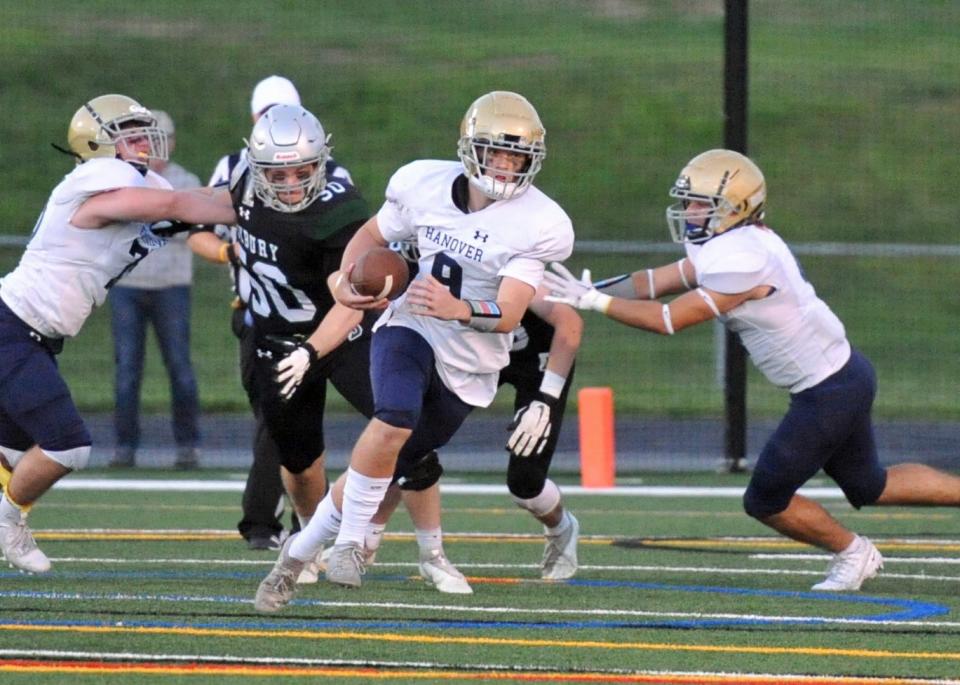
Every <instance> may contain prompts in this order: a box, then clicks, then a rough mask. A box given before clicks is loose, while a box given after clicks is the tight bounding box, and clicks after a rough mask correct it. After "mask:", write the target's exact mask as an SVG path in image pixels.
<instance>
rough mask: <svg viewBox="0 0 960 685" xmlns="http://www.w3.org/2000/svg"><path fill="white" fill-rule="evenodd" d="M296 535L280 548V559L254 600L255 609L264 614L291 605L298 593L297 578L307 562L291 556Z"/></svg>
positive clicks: (261, 583)
mask: <svg viewBox="0 0 960 685" xmlns="http://www.w3.org/2000/svg"><path fill="white" fill-rule="evenodd" d="M294 537H296V536H295V535H291V536H290V537H288V538H287V540H286V542H284V543H283V547H281V548H280V557H279V558H278V559H277V563H275V564H274V565H273V568H272V569H270V573H268V574H267V577H266V578H264V579H263V580H262V581H260V587H258V588H257V595H256V597H254V599H253V608H254V609H256V610H257V611H262V612H264V613H274V612H277V611H280V609H282V608H283V607H285V606H286V605H287V604H289V603H290V600H291V599H293V596H294V595H295V594H296V592H297V577H298V576H299V575H300V573H301V572H302V571H303V567H304V566H305V562H303V561H300V560H299V559H296V558H294V557H291V556H290V545H291V543H292V542H293V539H294Z"/></svg>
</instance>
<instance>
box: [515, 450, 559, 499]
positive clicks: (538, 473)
mask: <svg viewBox="0 0 960 685" xmlns="http://www.w3.org/2000/svg"><path fill="white" fill-rule="evenodd" d="M548 466H549V462H546V461H543V460H541V459H538V458H537V457H536V456H530V457H517V456H513V455H511V456H510V464H509V465H508V466H507V489H508V490H509V491H510V494H511V495H513V497H514V498H515V499H521V500H526V499H531V498H533V497H536V496H537V495H538V494H539V493H540V492H542V491H543V487H544V485H545V484H546V483H547V467H548Z"/></svg>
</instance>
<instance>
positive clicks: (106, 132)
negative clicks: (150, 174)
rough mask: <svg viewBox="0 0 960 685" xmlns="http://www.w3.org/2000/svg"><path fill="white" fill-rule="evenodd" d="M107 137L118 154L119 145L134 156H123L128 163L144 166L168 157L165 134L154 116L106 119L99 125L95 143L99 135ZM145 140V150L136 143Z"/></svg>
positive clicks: (118, 154) (163, 160)
mask: <svg viewBox="0 0 960 685" xmlns="http://www.w3.org/2000/svg"><path fill="white" fill-rule="evenodd" d="M101 135H103V136H106V137H108V138H109V140H110V142H109V143H107V144H111V145H113V146H114V147H115V149H116V151H117V156H118V157H119V156H120V149H121V147H124V148H126V150H127V151H128V154H131V153H132V154H133V155H135V156H133V157H130V156H125V157H123V160H124V161H126V162H129V163H130V164H135V165H137V166H142V167H146V166H147V165H148V164H149V163H150V162H151V161H154V160H156V161H159V162H166V161H167V160H168V159H169V156H170V155H169V147H168V145H167V134H166V132H165V131H164V130H163V129H161V128H160V126H159V125H158V124H157V120H156V119H155V118H152V117H151V118H150V119H149V120H144V119H143V118H142V117H138V116H134V115H131V116H129V117H121V118H120V119H114V120H112V121H108V122H107V123H105V124H104V125H103V126H101V127H100V132H99V134H98V136H97V139H96V140H95V141H94V142H95V143H99V140H100V136H101ZM144 139H145V140H147V141H148V142H149V147H148V149H147V150H146V151H144V150H141V149H139V148H138V147H137V146H138V143H139V142H140V141H141V140H144Z"/></svg>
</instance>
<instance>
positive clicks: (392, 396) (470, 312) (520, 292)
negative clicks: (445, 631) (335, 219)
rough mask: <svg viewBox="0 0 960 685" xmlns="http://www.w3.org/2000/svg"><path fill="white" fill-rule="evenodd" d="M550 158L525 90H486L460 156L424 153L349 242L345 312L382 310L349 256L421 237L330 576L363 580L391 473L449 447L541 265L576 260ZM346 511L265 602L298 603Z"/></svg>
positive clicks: (481, 399) (288, 557)
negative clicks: (304, 580) (356, 278)
mask: <svg viewBox="0 0 960 685" xmlns="http://www.w3.org/2000/svg"><path fill="white" fill-rule="evenodd" d="M545 152H546V150H545V146H544V129H543V125H542V124H541V123H540V117H539V116H538V115H537V112H536V110H535V109H534V108H533V106H532V105H531V104H530V103H529V102H528V101H527V100H526V99H525V98H523V97H522V96H520V95H517V94H516V93H509V92H503V91H497V92H492V93H488V94H487V95H484V96H482V97H481V98H479V99H478V100H477V101H476V102H474V103H473V104H472V105H471V106H470V108H469V109H468V110H467V113H466V116H465V117H464V119H463V122H462V125H461V137H460V144H459V153H460V163H457V162H452V161H449V162H448V161H435V160H421V161H417V162H413V163H411V164H408V165H406V166H404V167H402V168H401V169H399V170H398V171H397V172H396V173H395V174H394V175H393V177H392V178H391V179H390V182H389V184H388V187H387V192H386V202H385V203H384V204H383V206H382V207H381V208H380V211H379V212H378V213H377V214H376V215H375V216H374V217H372V218H371V219H370V220H369V221H368V222H367V223H366V224H365V225H364V226H363V227H362V228H361V229H360V230H359V231H358V232H357V233H356V235H355V236H354V237H353V238H352V239H351V241H350V243H349V244H348V245H347V248H346V251H345V252H344V256H343V261H342V263H341V264H342V272H341V274H342V277H340V278H332V279H331V284H332V290H333V294H334V297H335V298H336V299H337V300H338V301H339V302H341V303H343V304H345V305H347V306H349V307H353V308H357V309H370V308H378V307H383V306H384V304H385V303H384V302H383V301H376V300H374V298H371V297H361V296H358V295H357V294H355V293H354V292H353V291H352V290H351V288H350V286H349V284H348V276H349V273H350V271H351V270H352V268H353V264H354V263H355V262H356V260H357V258H358V257H359V256H360V255H361V254H363V253H364V252H365V251H367V250H368V249H370V248H371V247H374V246H377V245H386V244H388V243H390V242H391V241H406V240H416V241H417V244H418V245H419V247H420V260H419V267H420V268H419V276H418V278H417V279H416V280H415V281H413V283H411V284H410V286H409V288H408V289H407V291H406V293H405V294H404V295H403V296H401V297H400V298H398V299H397V300H395V301H393V302H391V303H390V304H389V307H388V308H387V309H386V311H385V312H384V313H383V315H382V316H381V317H380V319H379V321H378V322H377V324H376V326H375V329H374V335H373V341H372V348H371V372H370V373H371V379H372V381H373V392H374V406H375V410H374V416H373V418H372V419H371V420H370V423H369V424H368V425H367V427H366V429H365V430H364V432H363V433H362V434H361V436H360V438H359V439H358V440H357V443H356V445H355V446H354V448H353V453H352V455H351V459H350V468H349V470H348V471H347V477H346V482H345V486H344V492H343V503H342V524H341V525H340V532H339V535H338V536H337V539H336V544H335V545H334V548H333V552H332V554H331V556H330V560H329V562H328V566H327V580H328V581H330V582H333V583H336V584H339V585H345V586H359V585H360V583H361V580H360V576H361V574H362V573H363V572H364V570H365V569H364V567H363V542H364V534H365V532H366V528H367V524H368V522H369V521H370V519H371V517H372V516H373V514H374V513H375V512H376V510H377V507H378V505H379V504H380V502H381V500H382V499H383V495H384V492H385V490H386V488H387V486H388V485H389V484H390V482H391V479H392V478H393V477H394V471H395V469H396V473H397V474H398V475H400V476H402V475H403V472H404V469H405V468H407V467H408V466H409V465H410V464H412V463H413V462H412V460H413V459H415V457H416V455H418V454H423V453H425V452H427V451H429V450H433V449H438V448H439V447H441V446H443V445H444V444H446V442H447V441H448V440H449V439H450V438H451V437H452V436H453V434H454V433H455V432H456V430H457V429H458V428H459V427H460V425H461V424H462V423H463V420H464V419H465V418H466V417H467V415H468V414H469V413H470V411H471V410H472V409H473V408H474V407H485V406H487V405H489V404H490V402H491V401H492V400H493V397H494V395H495V394H496V391H497V379H498V376H499V373H500V369H502V368H503V367H504V366H506V364H507V363H508V361H509V351H510V343H511V332H512V331H513V329H514V328H515V327H516V326H517V324H518V323H519V321H520V319H521V317H522V316H523V314H524V312H525V311H526V309H527V306H528V304H529V303H530V301H531V299H532V298H533V295H534V291H535V290H536V288H537V286H538V284H539V283H540V281H541V279H542V277H543V272H544V263H545V262H547V261H548V260H563V259H566V258H567V257H568V256H569V255H570V252H571V250H572V247H573V227H572V225H571V223H570V219H569V217H568V216H567V215H566V213H565V212H564V211H563V210H562V209H561V208H560V206H559V205H557V203H555V202H554V201H553V200H551V199H550V198H548V197H547V196H546V195H544V194H543V193H542V192H541V191H540V190H538V189H537V188H535V187H534V186H533V185H532V182H533V179H534V177H535V176H536V174H537V172H538V171H539V170H540V167H541V164H542V162H543V158H544V155H545ZM421 419H422V420H421ZM339 518H340V512H338V511H337V507H336V505H335V504H334V503H333V501H332V498H331V496H328V497H327V498H325V500H324V502H323V503H322V504H321V505H320V507H318V509H317V515H316V516H314V517H313V519H312V520H311V521H310V524H309V525H308V526H307V527H306V528H305V529H304V530H303V531H302V532H301V533H299V534H298V535H296V536H293V537H291V538H290V539H289V540H288V541H287V543H286V544H285V545H284V547H283V549H282V550H281V553H280V558H279V560H278V561H277V564H276V565H275V566H274V569H273V570H272V571H271V572H270V574H269V575H268V576H267V578H265V579H264V581H263V582H262V583H261V584H260V588H259V590H258V591H257V598H256V602H255V605H256V607H257V608H258V609H259V610H261V611H276V610H277V609H279V608H280V607H282V606H283V605H284V604H286V603H287V602H288V601H289V600H290V598H291V597H292V596H293V592H294V588H295V586H294V583H293V580H294V579H295V578H296V576H297V573H299V570H300V568H301V567H302V566H303V563H304V560H309V559H311V558H312V557H313V555H314V554H316V551H317V549H318V548H319V545H320V543H321V542H322V540H323V537H324V535H326V534H327V533H326V531H328V530H331V529H336V523H337V519H339Z"/></svg>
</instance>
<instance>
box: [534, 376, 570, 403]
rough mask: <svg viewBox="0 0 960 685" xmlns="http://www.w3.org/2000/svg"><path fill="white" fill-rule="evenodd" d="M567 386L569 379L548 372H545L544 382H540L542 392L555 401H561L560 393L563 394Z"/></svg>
mask: <svg viewBox="0 0 960 685" xmlns="http://www.w3.org/2000/svg"><path fill="white" fill-rule="evenodd" d="M566 384H567V379H566V378H564V377H563V376H561V375H560V374H559V373H554V372H553V371H550V370H547V371H544V372H543V380H542V381H540V392H542V393H543V394H544V395H549V396H550V397H553V398H555V399H559V397H560V393H562V392H563V386H565V385H566Z"/></svg>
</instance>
